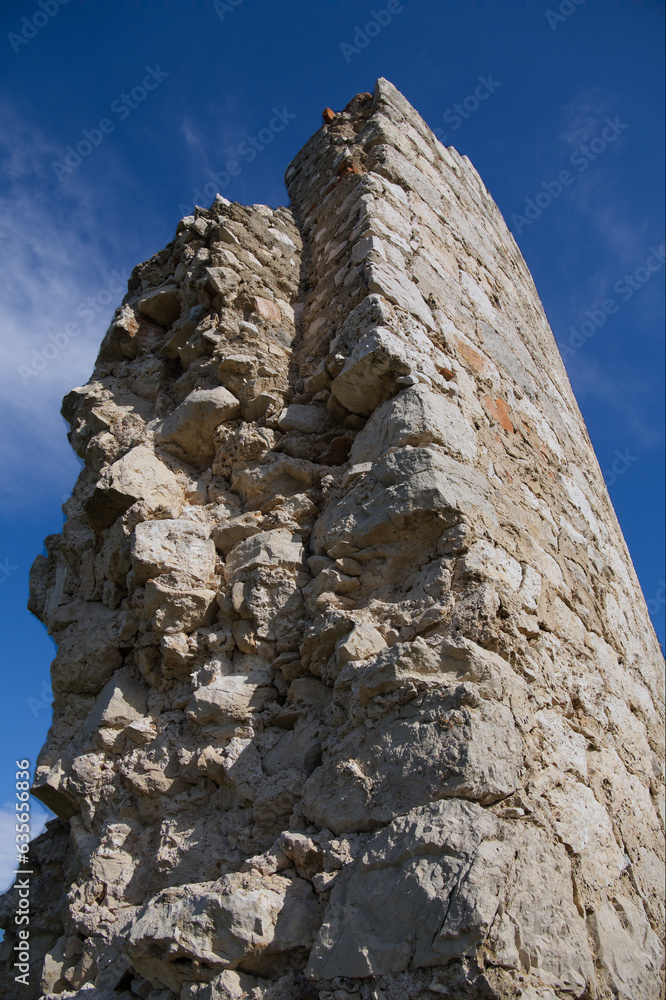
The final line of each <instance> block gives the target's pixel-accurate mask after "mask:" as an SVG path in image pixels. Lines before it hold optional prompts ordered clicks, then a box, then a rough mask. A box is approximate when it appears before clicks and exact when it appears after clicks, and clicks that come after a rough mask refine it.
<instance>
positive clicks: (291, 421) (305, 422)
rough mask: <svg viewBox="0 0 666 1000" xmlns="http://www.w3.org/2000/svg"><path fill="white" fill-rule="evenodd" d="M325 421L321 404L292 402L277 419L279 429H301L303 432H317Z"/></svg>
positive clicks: (324, 412) (324, 411) (324, 413)
mask: <svg viewBox="0 0 666 1000" xmlns="http://www.w3.org/2000/svg"><path fill="white" fill-rule="evenodd" d="M325 423H326V410H324V409H323V408H322V407H321V406H303V405H302V404H300V403H292V405H291V406H287V407H286V408H285V409H284V410H283V411H282V413H281V414H280V417H279V419H278V427H279V428H280V430H281V431H301V432H302V433H303V434H318V433H319V431H321V430H323V427H324V424H325Z"/></svg>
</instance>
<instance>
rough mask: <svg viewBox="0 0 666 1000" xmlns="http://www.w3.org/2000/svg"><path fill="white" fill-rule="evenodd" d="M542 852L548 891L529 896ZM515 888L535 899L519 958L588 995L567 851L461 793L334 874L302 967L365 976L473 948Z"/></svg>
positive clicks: (407, 820)
mask: <svg viewBox="0 0 666 1000" xmlns="http://www.w3.org/2000/svg"><path fill="white" fill-rule="evenodd" d="M535 856H538V858H539V877H540V878H544V881H545V880H547V881H548V889H547V891H544V889H543V888H542V889H541V890H540V891H539V890H538V889H537V892H536V893H535V894H532V890H533V889H534V888H535V884H534V883H535V877H534V876H535V872H534V869H533V867H532V866H533V864H534V859H535ZM546 873H547V874H546ZM528 894H529V896H528ZM512 896H518V897H520V898H524V899H525V903H526V904H527V903H528V899H529V904H528V905H529V910H528V909H525V910H523V911H522V912H521V913H520V915H519V917H518V919H517V921H516V924H515V928H514V929H515V934H516V938H517V939H518V940H519V941H520V947H521V957H520V958H519V959H518V964H519V966H522V967H523V969H525V966H526V967H527V970H526V971H529V969H530V967H532V966H534V967H536V968H538V970H539V976H540V978H541V979H542V981H543V982H545V983H546V984H547V985H552V986H554V987H556V988H561V989H571V990H572V992H574V995H575V996H580V995H581V994H582V992H583V991H584V989H585V986H586V980H587V978H588V977H590V976H592V974H593V973H592V960H591V956H590V952H589V948H588V945H587V935H586V932H585V924H584V922H583V920H582V918H581V917H580V916H579V914H578V911H577V910H576V907H575V905H574V902H573V898H572V889H571V882H570V868H569V862H568V860H567V857H566V854H565V852H564V849H563V848H561V847H558V846H551V845H550V844H549V843H548V842H547V840H546V838H545V837H544V836H543V834H542V833H541V832H540V831H538V830H537V829H535V828H519V827H516V826H512V825H510V824H509V823H504V822H502V821H499V820H497V819H496V818H495V817H494V816H493V815H492V814H491V813H488V812H487V811H485V810H483V809H481V808H480V807H479V806H478V805H476V804H475V803H469V802H462V801H459V800H454V801H451V802H438V803H433V804H431V805H425V806H422V807H420V808H418V809H413V810H411V811H409V812H407V813H406V815H404V816H401V817H399V818H397V819H395V820H393V822H392V823H390V824H389V825H388V826H387V827H386V828H385V829H384V830H382V831H380V832H379V833H377V834H375V836H374V837H373V838H371V840H370V841H369V842H368V843H367V845H366V847H365V849H364V851H363V853H362V855H361V856H360V857H359V859H358V860H357V861H356V862H354V864H353V865H350V866H349V868H348V869H347V871H346V872H345V873H344V874H343V875H342V876H341V877H339V878H338V880H336V883H335V886H334V888H333V892H332V895H331V901H330V904H329V907H328V910H327V912H326V915H325V918H324V923H323V925H322V928H321V930H320V931H319V934H318V936H317V939H316V941H315V945H314V947H313V949H312V953H311V957H310V962H309V965H308V968H307V970H306V975H310V976H312V977H313V978H316V979H327V980H328V979H333V978H334V977H336V976H348V977H350V978H365V977H367V976H378V975H388V974H390V973H399V972H404V971H405V970H406V969H408V968H423V967H427V966H430V965H444V964H447V963H448V962H451V961H452V960H455V959H460V958H462V957H464V956H466V955H474V954H475V953H476V949H477V948H478V947H480V946H481V945H483V943H484V941H485V940H486V939H487V937H488V934H489V932H491V930H492V929H493V925H494V922H495V921H496V919H497V917H498V915H500V914H501V912H502V906H503V904H504V905H506V901H507V899H508V898H509V897H512ZM396 898H399V899H400V901H401V902H400V906H387V905H386V904H387V900H391V899H396Z"/></svg>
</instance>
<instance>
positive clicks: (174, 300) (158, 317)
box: [135, 285, 181, 329]
mask: <svg viewBox="0 0 666 1000" xmlns="http://www.w3.org/2000/svg"><path fill="white" fill-rule="evenodd" d="M135 306H136V309H138V311H139V312H140V313H143V314H144V316H149V317H150V319H154V320H155V322H156V323H159V324H160V326H164V327H166V328H167V329H169V327H171V326H173V324H174V323H175V322H176V320H177V319H178V318H179V316H180V309H181V304H180V296H179V293H178V286H177V285H167V286H165V287H162V288H155V289H152V290H151V291H150V292H147V293H146V294H145V295H142V296H141V298H140V299H138V300H137V301H136V303H135Z"/></svg>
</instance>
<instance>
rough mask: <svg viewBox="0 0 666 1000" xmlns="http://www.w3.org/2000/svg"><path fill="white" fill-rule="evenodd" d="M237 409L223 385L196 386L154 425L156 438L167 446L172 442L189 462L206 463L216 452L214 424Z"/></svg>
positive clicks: (177, 451) (233, 415)
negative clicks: (214, 387) (215, 386)
mask: <svg viewBox="0 0 666 1000" xmlns="http://www.w3.org/2000/svg"><path fill="white" fill-rule="evenodd" d="M239 412H240V403H239V402H238V400H237V399H236V397H235V396H232V394H231V393H230V392H229V390H228V389H225V388H224V387H223V386H218V387H217V388H216V389H195V390H194V391H193V392H191V393H190V394H189V396H187V397H186V398H185V399H184V400H183V402H182V403H181V404H180V405H179V406H177V407H176V409H175V410H174V411H173V413H171V414H170V415H169V416H168V417H165V418H164V420H162V421H160V423H159V424H158V425H157V426H156V428H155V431H154V437H155V442H156V443H157V444H161V445H164V446H166V447H167V448H168V449H173V448H174V446H175V450H176V453H177V454H178V455H179V456H180V455H182V457H183V458H184V459H185V461H186V462H189V463H190V464H191V465H194V466H197V467H200V466H203V465H206V464H207V463H208V462H210V461H211V460H212V458H213V455H214V454H215V443H214V440H213V432H214V431H215V428H216V427H219V425H220V424H222V423H224V421H225V420H232V419H233V418H234V417H236V416H238V414H239Z"/></svg>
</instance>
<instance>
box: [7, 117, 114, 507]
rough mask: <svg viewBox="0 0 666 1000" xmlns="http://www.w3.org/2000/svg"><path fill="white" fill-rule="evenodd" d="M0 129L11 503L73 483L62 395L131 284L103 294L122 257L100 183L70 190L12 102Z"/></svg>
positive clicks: (78, 380)
mask: <svg viewBox="0 0 666 1000" xmlns="http://www.w3.org/2000/svg"><path fill="white" fill-rule="evenodd" d="M0 136H1V137H2V138H0V167H1V168H2V170H3V172H4V175H5V185H4V188H3V193H2V195H1V196H0V270H1V272H2V275H3V282H2V288H1V289H0V397H1V399H2V402H1V404H0V419H1V420H2V423H3V427H4V429H5V433H4V434H3V435H2V437H1V438H0V476H1V477H2V479H3V482H4V483H5V486H6V489H5V491H3V493H4V495H3V503H5V504H10V505H11V504H12V503H16V502H18V501H20V502H21V503H25V502H26V499H27V498H28V497H30V496H34V495H37V496H39V495H41V496H43V495H44V491H45V488H46V489H48V486H49V484H58V485H62V474H63V469H66V470H67V473H66V479H67V480H68V482H69V484H71V476H72V473H73V472H74V471H75V468H76V461H75V459H74V457H73V456H72V454H71V450H70V448H69V445H68V443H67V440H66V437H65V432H66V428H65V425H64V423H63V421H62V420H61V419H60V417H59V416H58V413H59V409H60V401H61V398H62V396H63V395H64V394H65V392H67V391H69V389H71V388H72V387H73V386H75V385H80V384H82V383H84V382H86V381H87V380H88V378H89V377H90V373H91V370H92V368H93V364H94V360H95V356H96V354H97V350H98V347H99V343H100V341H101V339H102V337H103V335H104V331H105V329H106V327H107V325H108V323H109V320H110V318H111V316H112V315H113V309H114V307H115V306H116V305H117V304H118V303H119V301H120V299H121V298H122V294H123V291H124V288H123V287H122V283H118V282H116V284H115V286H114V287H115V288H116V291H115V292H114V293H113V294H112V295H111V296H110V297H109V304H108V305H106V306H105V305H103V304H102V303H101V302H100V298H101V299H106V298H107V296H106V295H105V294H100V293H104V290H105V288H106V287H107V285H108V283H109V282H110V281H111V280H112V278H113V270H114V261H113V257H111V255H110V252H109V247H108V244H109V240H108V234H105V236H106V237H107V239H106V241H105V244H104V245H103V247H104V248H103V249H102V248H101V246H102V241H101V240H100V239H99V235H98V233H97V231H96V226H98V225H99V222H98V219H97V218H96V214H95V209H94V205H95V195H94V191H93V188H92V187H91V184H90V182H89V181H87V180H86V178H85V177H83V176H82V177H80V178H77V180H78V184H77V186H76V188H75V189H72V190H70V191H68V190H66V188H65V186H64V185H60V184H58V182H57V181H56V180H55V177H54V176H53V173H52V171H51V170H50V166H49V164H50V161H51V159H52V158H53V154H54V152H55V150H54V148H53V147H52V146H51V145H50V144H49V142H48V140H47V139H46V138H45V137H44V136H43V134H42V133H41V132H40V130H39V129H37V128H35V127H32V126H31V125H29V124H27V123H26V122H25V121H23V120H22V119H21V117H20V116H19V115H18V114H17V113H16V112H15V111H13V109H11V108H9V107H7V106H2V107H0ZM116 267H117V265H116ZM127 277H128V275H125V281H124V283H126V281H127ZM89 296H93V297H94V298H95V309H94V310H93V311H94V316H93V317H92V318H90V319H88V320H86V319H85V318H83V316H82V315H81V314H80V313H79V314H77V308H79V307H81V309H82V308H83V306H82V304H83V303H84V302H85V300H86V299H87V298H88V297H89ZM68 323H70V324H71V323H76V324H77V327H78V332H77V334H76V336H74V337H71V336H69V335H67V333H66V332H65V330H66V325H67V324H68ZM38 369H39V370H38ZM40 481H41V486H40V488H39V490H37V491H36V493H35V487H36V485H37V484H38V483H39V482H40Z"/></svg>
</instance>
